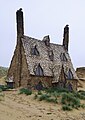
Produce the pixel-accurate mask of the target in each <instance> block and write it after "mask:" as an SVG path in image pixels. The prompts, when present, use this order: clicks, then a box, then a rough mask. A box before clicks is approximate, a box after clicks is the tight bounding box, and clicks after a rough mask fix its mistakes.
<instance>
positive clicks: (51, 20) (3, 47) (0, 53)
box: [0, 0, 85, 68]
mask: <svg viewBox="0 0 85 120" xmlns="http://www.w3.org/2000/svg"><path fill="white" fill-rule="evenodd" d="M21 7H22V8H23V12H24V26H25V35H27V36H31V37H34V38H38V39H41V40H42V38H43V37H44V36H45V35H48V34H49V35H50V38H51V42H53V43H58V44H62V40H63V28H64V26H65V25H66V24H69V28H70V42H69V53H70V56H71V59H72V62H73V65H74V67H75V68H77V67H80V66H83V67H84V66H85V0H0V66H5V67H9V65H10V62H11V59H12V56H13V52H14V49H15V45H16V11H17V10H18V9H19V8H21Z"/></svg>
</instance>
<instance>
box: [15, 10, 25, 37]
mask: <svg viewBox="0 0 85 120" xmlns="http://www.w3.org/2000/svg"><path fill="white" fill-rule="evenodd" d="M16 22H17V37H22V36H23V35H24V20H23V12H22V8H20V9H19V10H17V12H16Z"/></svg>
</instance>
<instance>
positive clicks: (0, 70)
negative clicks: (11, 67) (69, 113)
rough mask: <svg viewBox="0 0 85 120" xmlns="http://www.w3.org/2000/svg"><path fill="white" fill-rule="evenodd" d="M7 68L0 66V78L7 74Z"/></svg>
mask: <svg viewBox="0 0 85 120" xmlns="http://www.w3.org/2000/svg"><path fill="white" fill-rule="evenodd" d="M7 71H8V68H6V67H1V66H0V78H2V77H4V76H6V75H7Z"/></svg>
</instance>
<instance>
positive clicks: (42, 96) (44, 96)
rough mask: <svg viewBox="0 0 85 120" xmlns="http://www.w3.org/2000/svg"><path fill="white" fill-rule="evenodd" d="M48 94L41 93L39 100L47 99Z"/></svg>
mask: <svg viewBox="0 0 85 120" xmlns="http://www.w3.org/2000/svg"><path fill="white" fill-rule="evenodd" d="M49 97H50V96H49V95H47V94H42V95H41V96H40V97H39V100H40V101H42V100H47V99H48V98H49Z"/></svg>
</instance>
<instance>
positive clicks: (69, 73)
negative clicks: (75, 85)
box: [67, 69, 73, 79]
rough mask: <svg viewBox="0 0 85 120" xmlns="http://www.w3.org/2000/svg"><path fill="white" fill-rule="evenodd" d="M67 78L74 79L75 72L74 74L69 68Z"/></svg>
mask: <svg viewBox="0 0 85 120" xmlns="http://www.w3.org/2000/svg"><path fill="white" fill-rule="evenodd" d="M67 79H73V74H72V72H71V70H70V69H69V71H68V74H67Z"/></svg>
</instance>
